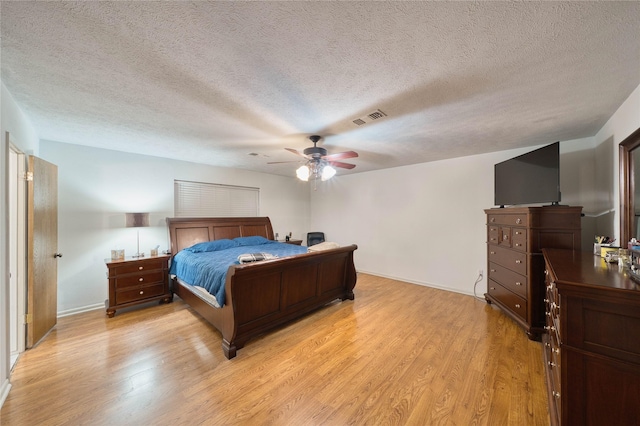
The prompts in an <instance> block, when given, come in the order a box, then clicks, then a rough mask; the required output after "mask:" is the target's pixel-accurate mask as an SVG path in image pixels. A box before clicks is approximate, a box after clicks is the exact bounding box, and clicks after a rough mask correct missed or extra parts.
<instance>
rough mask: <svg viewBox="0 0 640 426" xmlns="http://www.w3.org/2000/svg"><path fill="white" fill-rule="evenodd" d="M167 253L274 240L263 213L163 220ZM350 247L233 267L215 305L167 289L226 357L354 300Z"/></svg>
mask: <svg viewBox="0 0 640 426" xmlns="http://www.w3.org/2000/svg"><path fill="white" fill-rule="evenodd" d="M167 224H168V226H169V238H170V240H171V252H172V253H174V254H175V253H177V252H178V251H180V250H182V249H184V248H186V247H189V246H192V245H193V244H196V243H199V242H203V241H212V240H219V239H222V238H229V239H233V238H236V237H247V236H253V235H260V236H262V237H265V238H268V239H270V240H273V228H272V227H271V221H270V220H269V218H268V217H248V218H246V217H237V218H167ZM357 248H358V247H357V246H356V245H350V246H346V247H340V248H336V249H331V250H326V251H320V252H315V253H306V254H301V255H298V256H290V257H285V258H281V259H277V260H269V261H263V262H256V263H249V264H244V265H232V266H230V267H229V271H228V272H227V280H226V284H225V297H226V303H225V305H224V306H223V307H221V308H216V307H215V306H214V305H212V304H211V303H209V302H208V301H206V300H204V299H203V298H201V297H200V296H199V295H198V294H197V293H196V291H195V290H192V289H191V287H190V286H189V285H184V284H182V283H180V282H179V281H178V280H177V279H175V278H173V280H172V291H173V293H175V294H177V295H178V296H179V297H180V298H181V299H182V300H184V301H185V302H186V303H188V304H189V305H190V306H191V308H193V310H195V311H196V312H197V313H199V314H200V315H201V316H202V317H203V318H205V319H206V320H207V321H208V322H209V323H211V324H212V325H213V326H214V327H215V328H217V329H218V330H219V331H220V333H221V334H222V350H223V351H224V355H225V356H226V357H227V358H228V359H231V358H233V357H235V356H236V351H237V350H238V349H241V348H242V347H243V346H244V344H245V343H246V342H247V341H248V340H249V339H251V338H253V337H255V336H258V335H260V334H263V333H265V332H266V331H268V330H271V329H273V328H275V327H277V326H279V325H281V324H284V323H286V322H288V321H292V320H294V319H296V318H299V317H301V316H303V315H305V314H307V313H309V312H311V311H313V310H316V309H319V308H320V307H322V306H324V305H326V304H328V303H329V302H332V301H334V300H336V299H341V300H345V299H351V300H353V298H354V295H353V288H354V287H355V285H356V270H355V266H354V264H353V252H354V250H356V249H357Z"/></svg>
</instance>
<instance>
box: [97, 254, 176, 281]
mask: <svg viewBox="0 0 640 426" xmlns="http://www.w3.org/2000/svg"><path fill="white" fill-rule="evenodd" d="M165 264H166V260H165V259H164V258H157V259H153V258H151V259H145V260H143V261H138V262H123V263H122V265H117V266H113V267H111V268H109V273H110V274H111V276H112V277H113V276H119V275H124V274H133V273H136V272H147V271H153V270H158V269H160V270H161V269H163V268H164V265H165Z"/></svg>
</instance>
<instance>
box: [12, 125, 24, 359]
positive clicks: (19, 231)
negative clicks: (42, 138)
mask: <svg viewBox="0 0 640 426" xmlns="http://www.w3.org/2000/svg"><path fill="white" fill-rule="evenodd" d="M7 139H8V140H7V143H8V145H9V150H8V151H9V159H8V162H9V164H10V165H9V168H8V172H9V173H8V174H9V179H8V183H9V186H10V188H9V190H10V191H9V192H10V194H9V195H10V196H11V198H10V199H9V203H8V205H9V209H8V216H9V229H8V237H9V238H8V239H9V259H8V261H9V264H8V265H9V272H10V273H11V278H10V281H9V286H10V290H9V291H10V298H9V303H10V306H9V314H10V317H9V339H10V348H11V350H10V357H11V359H10V367H9V368H10V369H13V367H14V366H15V363H16V361H17V359H18V357H19V356H20V354H21V353H23V352H24V351H25V349H26V348H25V342H26V334H25V325H26V324H25V309H26V185H25V179H24V176H25V172H26V163H25V161H26V156H25V154H24V153H23V152H21V151H20V150H19V149H18V148H17V147H16V146H15V144H14V143H12V141H11V137H10V136H9V137H8V138H7ZM13 162H15V164H12V163H13ZM11 191H13V193H11Z"/></svg>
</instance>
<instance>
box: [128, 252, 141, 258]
mask: <svg viewBox="0 0 640 426" xmlns="http://www.w3.org/2000/svg"><path fill="white" fill-rule="evenodd" d="M131 257H133V258H138V257H144V253H136V254H134V255H133V256H131Z"/></svg>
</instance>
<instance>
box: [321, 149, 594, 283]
mask: <svg viewBox="0 0 640 426" xmlns="http://www.w3.org/2000/svg"><path fill="white" fill-rule="evenodd" d="M550 142H553V141H550ZM578 148H581V149H578ZM532 149H534V147H530V148H527V149H518V150H510V151H502V152H496V153H490V154H483V155H474V156H469V157H462V158H455V159H451V160H443V161H436V162H432V163H424V164H417V165H412V166H406V167H398V168H393V169H386V170H380V171H374V172H367V173H359V174H355V175H349V176H343V177H340V178H339V180H337V181H336V183H335V184H334V185H332V186H331V187H330V189H324V190H321V189H320V188H319V189H318V191H316V192H314V193H313V194H312V196H311V226H312V228H314V229H316V230H322V231H324V232H325V233H326V238H327V239H328V240H331V241H336V242H339V243H341V244H346V243H356V244H357V245H358V250H357V251H356V253H355V258H356V268H357V269H358V270H359V271H362V272H369V273H372V274H376V275H382V276H387V277H392V278H397V279H400V280H404V281H408V282H413V283H417V284H423V285H428V286H432V287H438V288H445V289H447V290H452V291H456V292H461V293H466V294H473V291H474V282H475V280H476V277H477V276H478V270H483V271H484V272H485V276H486V263H487V260H486V246H485V243H486V219H485V213H484V211H483V210H484V209H486V208H491V207H492V206H493V166H494V164H495V163H498V162H500V161H504V160H506V159H508V158H511V157H513V156H516V155H520V154H522V153H525V152H528V151H530V150H532ZM592 153H593V150H592V141H591V140H590V139H581V140H577V141H571V142H570V143H562V144H561V160H560V161H561V165H560V166H561V169H562V170H563V172H562V176H565V175H567V176H572V175H576V174H579V175H580V176H589V175H593V166H594V159H593V154H592ZM562 176H561V179H562ZM565 180H566V182H565ZM323 188H329V187H323ZM578 190H580V191H582V192H584V194H585V195H584V196H583V195H582V194H581V193H578ZM561 191H562V196H563V203H567V204H568V203H569V202H570V203H571V204H572V205H576V203H578V204H577V205H582V204H585V205H586V208H589V206H588V205H589V204H593V201H592V198H593V179H587V180H579V179H567V178H566V176H565V179H564V180H561ZM485 287H486V281H485V280H483V281H482V282H481V283H480V284H478V288H477V294H478V295H481V294H483V293H484V290H485Z"/></svg>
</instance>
